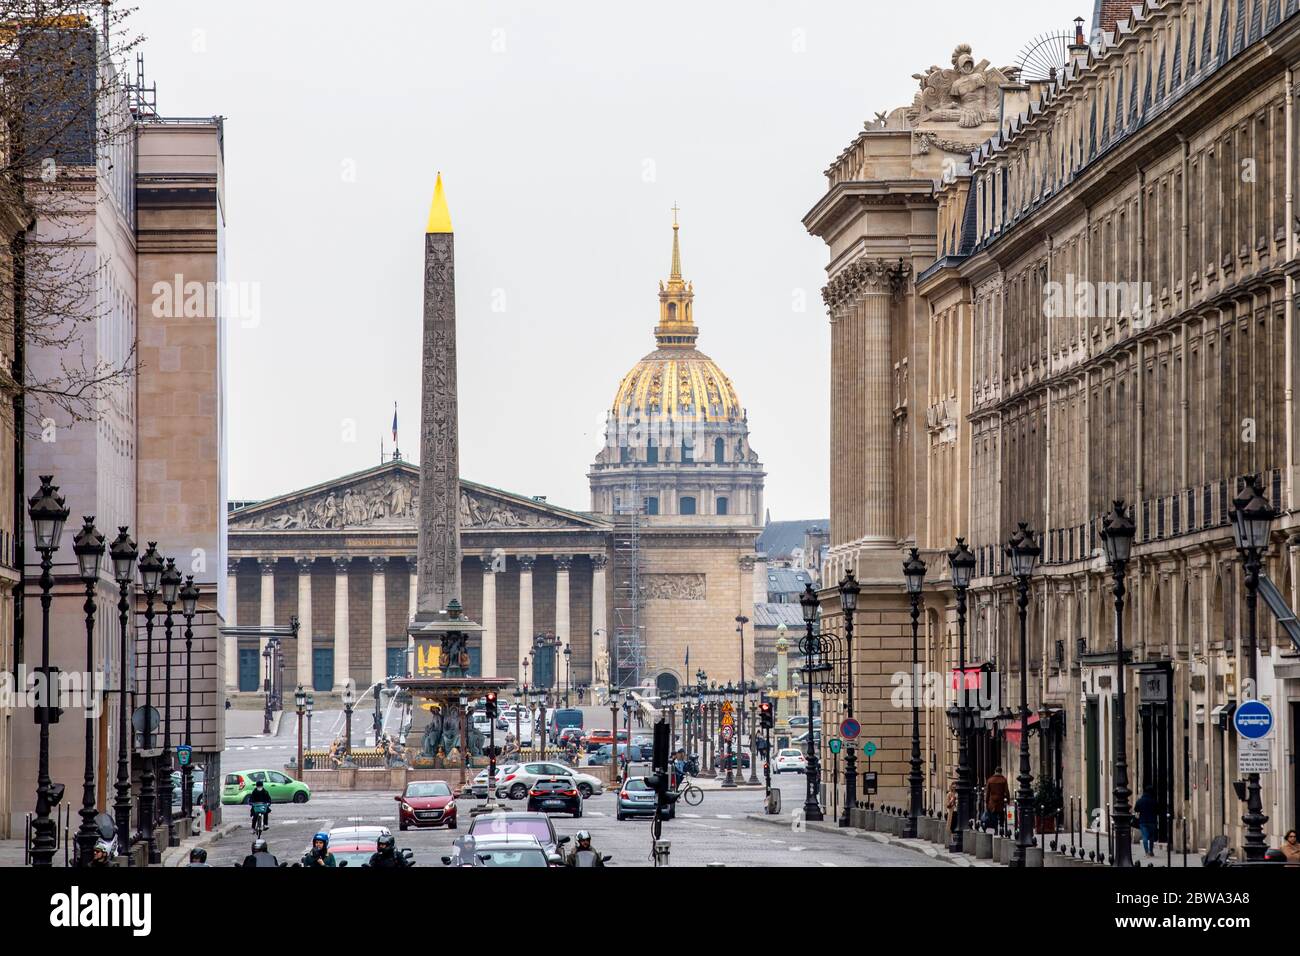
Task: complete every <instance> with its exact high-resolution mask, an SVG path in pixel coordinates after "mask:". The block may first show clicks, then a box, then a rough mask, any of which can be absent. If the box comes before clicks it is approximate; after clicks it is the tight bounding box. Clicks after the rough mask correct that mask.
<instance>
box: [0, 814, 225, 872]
mask: <svg viewBox="0 0 1300 956" xmlns="http://www.w3.org/2000/svg"><path fill="white" fill-rule="evenodd" d="M238 826H239V824H238V823H223V824H222V825H221V826H219V827H217V828H216V829H215V830H208V831H205V832H204V833H201V834H199V835H198V836H194V837H189V838H188V839H185V840H182V841H181V842H180V845H179V846H173V847H167V848H166V849H164V850H163V851H162V863H161V865H162V866H184V865H185V864H186V863H188V862H189V859H190V850H192V849H194V847H196V846H208V845H209V844H211V843H215V842H217V841H218V840H221V839H224V838H225V837H226V836H228V835H229V834H230V833H231V832H232V831H234V830H235V829H236V828H237V827H238ZM71 837H72V839H73V840H74V842H75V838H76V833H75V832H74V833H73V834H72V835H71ZM72 849H73V848H72V847H69V854H68V855H69V858H71V856H72ZM54 865H55V866H58V867H61V866H63V847H61V846H60V847H59V849H58V851H57V852H56V853H55V854H54ZM5 866H19V867H20V866H23V841H22V840H21V839H17V840H0V867H5Z"/></svg>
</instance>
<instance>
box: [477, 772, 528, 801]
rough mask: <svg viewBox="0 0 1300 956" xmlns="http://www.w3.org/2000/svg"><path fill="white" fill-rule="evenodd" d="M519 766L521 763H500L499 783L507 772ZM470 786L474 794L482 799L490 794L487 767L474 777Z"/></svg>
mask: <svg viewBox="0 0 1300 956" xmlns="http://www.w3.org/2000/svg"><path fill="white" fill-rule="evenodd" d="M517 766H519V765H518V764H516V763H503V764H499V765H498V766H497V782H498V783H499V782H500V781H501V779H502V778H503V777H504V776H505V775H506V774H508V773H510V772H512V771H513V770H514V769H515V768H516V767H517ZM470 787H471V789H472V790H473V791H474V796H476V797H479V798H480V799H481V798H483V797H486V796H487V795H488V772H487V769H486V768H484V769H483V770H480V771H479V772H478V776H477V777H475V778H474V782H473V783H472V784H470Z"/></svg>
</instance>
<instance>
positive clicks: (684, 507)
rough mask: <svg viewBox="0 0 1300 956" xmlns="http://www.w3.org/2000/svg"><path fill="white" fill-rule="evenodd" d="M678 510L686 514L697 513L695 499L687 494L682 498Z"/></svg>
mask: <svg viewBox="0 0 1300 956" xmlns="http://www.w3.org/2000/svg"><path fill="white" fill-rule="evenodd" d="M678 510H679V511H680V512H681V513H682V514H684V515H693V514H695V499H694V498H692V497H691V496H690V495H685V496H684V497H683V498H682V499H681V505H680V507H679V509H678Z"/></svg>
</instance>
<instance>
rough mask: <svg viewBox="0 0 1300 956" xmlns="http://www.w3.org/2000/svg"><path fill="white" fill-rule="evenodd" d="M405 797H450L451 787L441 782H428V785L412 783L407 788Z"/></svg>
mask: <svg viewBox="0 0 1300 956" xmlns="http://www.w3.org/2000/svg"><path fill="white" fill-rule="evenodd" d="M406 795H407V796H408V797H450V796H451V787H449V786H447V784H446V783H444V782H443V781H441V780H430V781H429V782H428V783H412V784H409V785H408V786H407V788H406Z"/></svg>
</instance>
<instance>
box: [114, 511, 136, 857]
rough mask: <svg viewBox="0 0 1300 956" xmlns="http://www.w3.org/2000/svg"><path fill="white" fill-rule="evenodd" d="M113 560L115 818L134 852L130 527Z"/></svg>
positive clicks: (120, 536)
mask: <svg viewBox="0 0 1300 956" xmlns="http://www.w3.org/2000/svg"><path fill="white" fill-rule="evenodd" d="M108 553H109V556H110V557H111V558H112V560H113V577H114V578H115V579H116V580H117V620H118V625H119V629H120V631H119V633H120V634H121V645H120V647H119V648H118V668H119V676H118V707H117V710H118V714H117V716H118V733H117V781H116V783H115V784H114V786H113V789H114V791H115V796H114V798H113V816H114V819H115V821H116V825H117V839H118V845H119V846H120V847H121V848H122V849H123V850H126V851H128V860H129V851H130V848H131V768H130V753H131V750H130V747H131V732H130V730H129V726H130V725H129V724H128V722H127V720H128V715H129V713H130V708H129V707H128V705H127V696H126V694H127V687H128V686H129V683H130V682H129V681H128V680H127V666H128V662H129V659H130V654H129V653H128V652H129V645H128V643H127V635H128V634H129V633H130V620H129V615H130V612H131V604H130V602H129V601H128V600H127V595H128V594H130V593H131V585H132V584H133V583H134V582H135V559H136V555H137V554H139V551H138V550H137V549H136V546H135V542H134V541H132V540H131V536H130V535H129V534H127V533H126V525H122V526H121V527H119V528H118V529H117V537H116V538H114V539H113V543H112V544H111V545H109V546H108Z"/></svg>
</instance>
